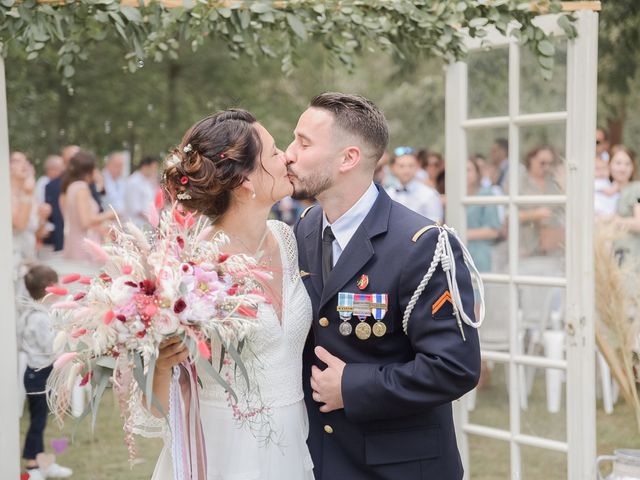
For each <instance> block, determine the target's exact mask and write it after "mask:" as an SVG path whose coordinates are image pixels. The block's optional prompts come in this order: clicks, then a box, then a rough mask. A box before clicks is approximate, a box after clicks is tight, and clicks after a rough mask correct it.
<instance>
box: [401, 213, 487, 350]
mask: <svg viewBox="0 0 640 480" xmlns="http://www.w3.org/2000/svg"><path fill="white" fill-rule="evenodd" d="M434 228H437V229H438V231H439V234H438V243H437V245H436V250H435V252H434V254H433V259H432V260H431V264H430V265H429V270H427V273H426V274H425V276H424V277H422V281H421V282H420V284H419V285H418V288H416V291H415V292H413V295H412V296H411V300H410V301H409V304H408V305H407V308H406V310H405V311H404V316H403V317H402V329H403V330H404V333H405V334H407V329H408V327H409V317H411V312H413V309H414V308H415V306H416V303H418V299H419V298H420V295H422V292H423V291H424V289H425V288H426V287H427V284H428V283H429V280H431V277H432V276H433V274H434V273H435V271H436V268H437V266H438V264H441V265H442V270H443V271H444V274H445V276H446V277H447V283H448V285H449V292H451V298H452V300H453V314H454V315H455V317H456V320H457V322H458V328H459V329H460V333H461V334H462V339H463V340H466V338H465V335H464V330H463V329H462V322H463V321H464V323H466V324H467V325H469V326H470V327H473V328H480V325H482V321H483V320H484V315H485V307H484V284H483V283H482V278H480V273H479V272H478V269H477V268H476V265H475V263H474V262H473V259H472V258H471V254H470V253H469V250H467V247H466V246H465V245H464V243H462V242H461V241H460V239H459V238H458V235H457V234H456V231H455V230H454V229H453V228H451V227H448V226H446V225H442V226H441V225H437V226H436V225H434ZM449 235H451V236H453V237H455V238H456V240H458V243H459V244H460V248H461V249H462V255H463V258H464V262H465V263H466V265H467V267H468V268H469V271H470V273H471V278H472V280H473V278H474V277H475V280H476V283H477V285H478V296H479V299H478V300H479V301H480V312H479V318H478V320H477V321H476V322H474V321H473V320H472V319H471V318H470V317H469V316H468V315H467V314H466V313H465V311H464V308H463V306H462V298H461V297H460V290H459V289H458V283H457V282H456V262H455V260H454V256H453V249H452V248H451V242H450V240H449ZM460 317H462V319H461V318H460Z"/></svg>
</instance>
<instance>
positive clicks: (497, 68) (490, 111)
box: [467, 48, 509, 118]
mask: <svg viewBox="0 0 640 480" xmlns="http://www.w3.org/2000/svg"><path fill="white" fill-rule="evenodd" d="M467 65H468V78H469V80H468V87H467V88H468V102H469V104H468V116H469V118H481V117H496V116H503V115H507V113H508V112H509V95H508V91H509V49H508V48H496V49H494V50H491V51H478V52H473V53H471V54H470V55H469V59H468V62H467Z"/></svg>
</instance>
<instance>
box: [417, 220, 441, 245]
mask: <svg viewBox="0 0 640 480" xmlns="http://www.w3.org/2000/svg"><path fill="white" fill-rule="evenodd" d="M432 228H438V224H437V223H434V224H433V225H427V226H426V227H422V228H421V229H420V230H418V231H417V232H416V233H414V234H413V237H411V241H412V242H413V243H416V242H417V241H418V239H420V237H421V236H422V235H424V234H425V233H427V232H428V231H429V230H431V229H432Z"/></svg>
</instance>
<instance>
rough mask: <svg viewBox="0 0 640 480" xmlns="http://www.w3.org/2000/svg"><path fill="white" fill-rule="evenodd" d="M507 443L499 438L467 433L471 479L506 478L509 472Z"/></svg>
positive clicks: (468, 475) (468, 473) (494, 479)
mask: <svg viewBox="0 0 640 480" xmlns="http://www.w3.org/2000/svg"><path fill="white" fill-rule="evenodd" d="M509 458H510V453H509V444H508V443H507V442H503V441H501V440H494V439H492V438H485V437H480V436H476V435H469V463H470V464H471V465H470V467H469V472H467V477H468V478H472V479H473V480H496V479H507V478H509V477H510V476H511V473H510V468H509V464H510V460H509Z"/></svg>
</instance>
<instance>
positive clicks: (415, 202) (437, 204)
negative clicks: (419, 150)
mask: <svg viewBox="0 0 640 480" xmlns="http://www.w3.org/2000/svg"><path fill="white" fill-rule="evenodd" d="M419 169H420V162H419V161H418V157H417V156H416V155H415V154H414V153H407V154H403V155H400V156H398V157H393V158H392V159H391V171H392V172H393V175H394V176H395V177H396V178H397V179H398V182H399V183H400V185H399V186H398V187H396V188H389V189H388V190H387V192H388V193H389V196H390V197H391V198H392V199H393V200H395V201H397V202H399V203H401V204H403V205H404V206H405V207H407V208H410V209H411V210H413V211H414V212H417V213H419V214H421V215H424V216H425V217H427V218H429V219H431V220H433V221H434V222H442V220H443V216H444V215H443V209H442V202H441V200H440V195H438V192H437V191H436V190H435V189H433V188H431V187H428V186H427V185H425V184H424V183H422V182H420V181H419V180H418V179H417V178H416V173H417V172H418V170H419Z"/></svg>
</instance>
